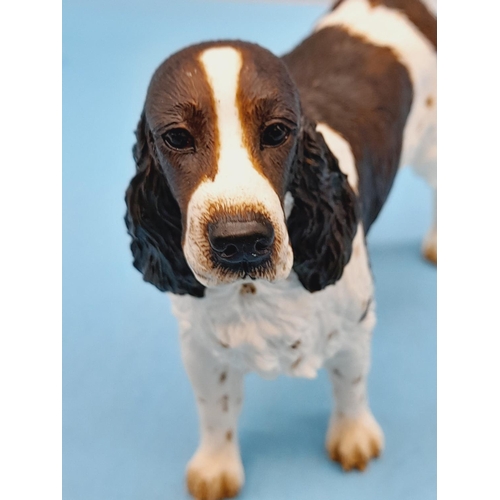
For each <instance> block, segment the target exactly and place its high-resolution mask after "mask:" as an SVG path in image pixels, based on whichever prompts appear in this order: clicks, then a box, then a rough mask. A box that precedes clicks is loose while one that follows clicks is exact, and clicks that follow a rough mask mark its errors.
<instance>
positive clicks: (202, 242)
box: [184, 47, 293, 286]
mask: <svg viewBox="0 0 500 500" xmlns="http://www.w3.org/2000/svg"><path fill="white" fill-rule="evenodd" d="M200 62H201V63H202V65H203V67H204V69H205V73H206V75H207V79H208V83H209V85H210V87H211V90H212V94H213V97H214V101H215V106H216V115H217V123H216V126H217V128H218V132H219V143H220V151H219V158H218V163H217V174H216V176H215V179H214V180H213V181H212V180H210V179H206V180H204V181H202V182H201V183H200V185H199V186H198V187H197V189H196V190H195V192H194V193H193V195H192V196H191V199H190V202H189V205H188V209H187V230H186V235H187V236H186V241H185V244H184V254H185V256H186V260H187V262H188V264H189V266H190V267H191V269H192V271H193V272H194V274H195V275H196V277H197V279H198V280H199V281H200V282H201V283H203V284H204V285H206V286H215V285H219V284H220V283H222V282H224V281H223V279H222V278H221V277H220V276H218V275H217V274H216V273H214V272H213V269H212V265H211V262H210V261H209V258H208V256H209V247H208V241H207V235H206V232H205V231H204V226H203V224H202V222H203V216H204V214H206V213H207V209H208V207H209V206H210V205H213V204H220V205H222V206H225V207H227V208H228V209H230V208H231V207H238V206H243V207H247V208H248V207H252V206H254V207H256V208H257V207H259V206H263V207H265V210H266V211H267V213H268V215H269V217H270V219H271V223H272V225H273V227H274V231H275V235H276V241H281V244H280V245H278V246H279V248H278V249H277V250H278V257H277V259H276V263H275V264H276V265H275V267H276V269H275V273H276V274H275V276H274V279H283V278H286V276H288V274H289V272H290V269H291V267H292V263H293V255H292V250H291V247H290V245H289V242H288V232H287V229H286V226H285V219H284V215H283V210H282V208H281V203H280V200H279V197H278V195H277V194H276V192H275V191H274V189H273V188H272V186H271V184H270V183H269V181H268V180H267V179H266V178H265V177H264V176H263V175H261V174H260V173H259V172H258V171H257V170H256V169H255V168H254V165H253V164H252V160H251V158H250V156H249V152H248V151H247V149H246V147H245V145H244V140H243V139H244V137H243V133H244V132H243V127H242V125H241V122H240V116H239V110H238V107H237V101H236V95H237V91H238V82H239V74H240V69H241V65H242V60H241V54H240V53H239V52H238V51H237V50H236V49H234V48H232V47H216V48H211V49H208V50H205V51H204V52H203V53H202V54H201V56H200Z"/></svg>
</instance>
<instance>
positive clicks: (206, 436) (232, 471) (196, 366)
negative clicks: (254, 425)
mask: <svg viewBox="0 0 500 500" xmlns="http://www.w3.org/2000/svg"><path fill="white" fill-rule="evenodd" d="M182 351H183V360H184V365H185V367H186V370H187V373H188V376H189V378H190V380H191V384H192V386H193V390H194V394H195V397H196V404H197V407H198V414H199V420H200V444H199V447H198V450H197V451H196V453H195V454H194V456H193V458H192V459H191V460H190V462H189V464H188V466H187V486H188V489H189V492H190V493H191V494H192V495H193V496H194V497H195V498H196V499H198V500H219V499H222V498H227V497H234V496H235V495H237V494H238V492H239V490H240V489H241V487H242V486H243V483H244V471H243V464H242V462H241V457H240V450H239V445H238V435H237V424H238V417H239V414H240V410H241V405H242V401H243V373H241V372H239V371H238V370H235V369H234V368H230V367H228V366H224V365H222V364H221V363H220V362H219V361H218V360H217V359H216V358H215V357H214V355H213V354H212V353H210V352H209V351H208V350H207V349H205V348H204V347H202V346H200V345H198V344H196V343H194V342H187V343H183V346H182Z"/></svg>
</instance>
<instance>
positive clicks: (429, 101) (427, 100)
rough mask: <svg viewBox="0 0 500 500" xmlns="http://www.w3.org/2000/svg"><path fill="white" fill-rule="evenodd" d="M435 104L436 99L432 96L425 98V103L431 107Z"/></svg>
mask: <svg viewBox="0 0 500 500" xmlns="http://www.w3.org/2000/svg"><path fill="white" fill-rule="evenodd" d="M433 104H434V99H433V98H432V96H431V95H430V96H428V97H427V99H426V100H425V105H426V106H427V107H428V108H430V107H431V106H432V105H433Z"/></svg>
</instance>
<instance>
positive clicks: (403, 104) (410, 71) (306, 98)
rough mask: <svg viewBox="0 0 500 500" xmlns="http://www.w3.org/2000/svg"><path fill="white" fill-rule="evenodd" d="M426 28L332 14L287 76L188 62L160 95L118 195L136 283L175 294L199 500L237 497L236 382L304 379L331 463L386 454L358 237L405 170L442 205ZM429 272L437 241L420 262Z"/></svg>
mask: <svg viewBox="0 0 500 500" xmlns="http://www.w3.org/2000/svg"><path fill="white" fill-rule="evenodd" d="M436 45H437V43H436V16H435V5H434V6H432V5H430V3H429V2H426V3H424V2H423V0H340V1H338V2H336V3H335V5H334V6H333V8H332V10H331V11H330V12H329V13H328V14H327V15H325V16H324V17H323V18H322V19H321V20H320V21H319V23H318V25H317V26H316V28H315V30H314V32H313V33H312V34H311V35H310V36H309V37H308V38H307V39H305V40H304V41H303V42H302V43H301V44H300V45H299V46H298V47H296V48H295V49H294V50H292V51H291V52H290V53H288V54H286V55H285V56H283V57H281V58H279V57H276V56H275V55H273V54H272V53H270V52H269V51H267V50H265V49H264V48H262V47H260V46H258V45H255V44H252V43H245V42H242V41H217V42H210V43H202V44H199V45H194V46H191V47H188V48H185V49H183V50H181V51H180V52H177V53H176V54H174V55H172V56H171V57H169V58H168V59H167V60H166V61H165V62H163V63H162V64H161V66H160V67H159V68H158V69H157V70H156V72H155V73H154V76H153V77H152V80H151V83H150V85H149V89H148V92H147V97H146V101H145V105H144V110H143V112H142V116H141V118H140V122H139V125H138V127H137V131H136V137H137V142H136V144H135V146H134V150H133V153H134V158H135V162H136V167H137V171H136V175H135V177H134V178H133V179H132V181H131V183H130V186H129V188H128V190H127V193H126V204H127V214H126V217H125V220H126V224H127V228H128V232H129V234H130V236H131V237H132V243H131V249H132V253H133V257H134V266H135V267H136V268H137V269H138V270H139V271H140V272H141V273H142V274H143V277H144V280H146V281H148V282H150V283H152V284H153V285H155V286H156V287H157V288H158V289H159V290H161V291H163V292H168V293H169V296H170V299H171V302H172V306H173V312H174V314H175V316H176V317H177V319H178V322H179V329H180V340H181V349H182V356H183V361H184V364H185V367H186V370H187V373H188V375H189V378H190V380H191V383H192V386H193V389H194V393H195V396H196V402H197V407H198V412H199V418H200V429H201V442H200V445H199V448H198V450H197V451H196V453H195V455H194V456H193V458H192V459H191V461H190V462H189V464H188V468H187V486H188V489H189V491H190V493H191V494H192V495H193V496H194V497H196V498H197V499H200V500H218V499H222V498H225V497H232V496H235V495H236V494H237V493H238V492H239V490H240V489H241V487H242V485H243V482H244V471H243V466H242V462H241V458H240V452H239V445H238V435H237V424H238V415H239V413H240V409H241V405H242V402H243V392H242V390H243V378H244V376H245V374H246V373H247V372H249V371H256V372H258V373H259V374H261V375H262V376H264V377H275V376H277V375H278V374H283V373H284V374H287V375H291V376H294V377H307V378H312V377H315V376H316V373H317V371H318V370H319V369H320V368H322V367H324V368H325V369H326V370H327V372H328V374H329V376H330V379H331V381H332V385H333V393H334V397H335V401H336V409H335V411H334V412H333V414H332V417H331V421H330V424H329V429H328V433H327V436H326V449H327V451H328V453H329V456H330V457H331V459H332V460H335V461H338V462H340V464H341V465H342V467H343V468H344V469H345V470H350V469H353V468H357V469H361V470H363V469H364V468H365V467H366V465H367V463H368V462H369V460H370V459H372V458H374V457H377V456H378V455H379V454H380V452H381V451H382V449H383V445H384V439H383V434H382V431H381V429H380V427H379V425H378V424H377V422H376V421H375V419H374V417H373V415H372V413H371V411H370V408H369V405H368V399H367V393H366V383H367V375H368V371H369V361H370V337H371V333H372V331H373V328H374V325H375V300H374V287H373V279H372V273H371V270H370V265H369V259H368V254H367V248H366V244H365V236H366V234H367V232H368V230H369V229H370V226H371V225H372V223H373V222H374V220H375V219H376V217H377V215H378V213H379V212H380V210H381V208H382V206H383V204H384V202H385V200H386V198H387V196H388V194H389V191H390V189H391V186H392V183H393V181H394V177H395V175H396V173H397V171H398V168H399V166H400V165H401V164H411V165H412V166H414V167H415V169H416V170H417V172H419V173H420V174H421V175H423V176H424V178H425V179H427V181H428V182H429V184H430V185H431V186H432V187H433V188H435V187H436ZM423 249H424V254H425V256H426V257H427V258H428V259H429V260H432V261H436V259H437V250H436V225H435V224H434V226H433V227H432V228H431V230H430V231H429V234H428V236H427V237H426V239H425V241H424V245H423Z"/></svg>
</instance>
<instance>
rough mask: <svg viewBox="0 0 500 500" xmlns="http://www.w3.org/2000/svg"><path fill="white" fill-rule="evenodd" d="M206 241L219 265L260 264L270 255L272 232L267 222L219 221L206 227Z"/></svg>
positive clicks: (271, 227)
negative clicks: (208, 242) (207, 240)
mask: <svg viewBox="0 0 500 500" xmlns="http://www.w3.org/2000/svg"><path fill="white" fill-rule="evenodd" d="M208 239H209V241H210V246H211V247H212V250H213V252H214V255H215V257H216V258H217V260H219V262H221V263H226V264H241V263H243V262H248V263H252V264H260V263H261V262H263V261H264V260H265V259H267V258H268V257H269V255H270V253H271V246H272V244H273V242H274V230H273V226H272V225H271V223H270V222H267V221H265V222H260V221H249V222H240V221H225V222H222V221H220V222H214V223H210V224H209V225H208Z"/></svg>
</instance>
